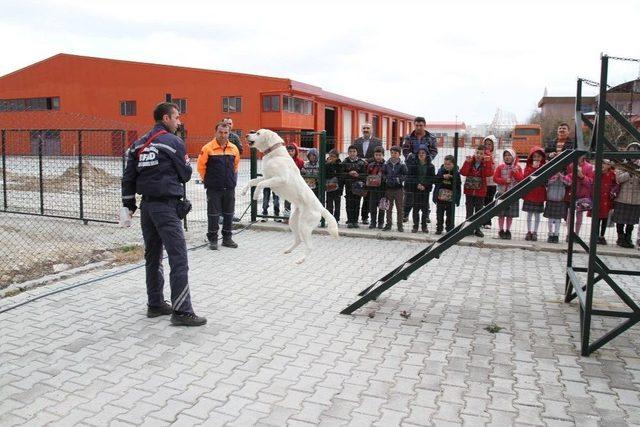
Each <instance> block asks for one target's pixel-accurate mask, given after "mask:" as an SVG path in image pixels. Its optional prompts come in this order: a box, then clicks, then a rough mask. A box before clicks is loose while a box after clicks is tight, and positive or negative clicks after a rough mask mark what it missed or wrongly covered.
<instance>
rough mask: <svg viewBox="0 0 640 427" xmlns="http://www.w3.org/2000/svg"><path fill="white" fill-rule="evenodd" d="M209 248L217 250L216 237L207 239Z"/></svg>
mask: <svg viewBox="0 0 640 427" xmlns="http://www.w3.org/2000/svg"><path fill="white" fill-rule="evenodd" d="M209 249H211V250H212V251H217V250H218V239H216V240H209Z"/></svg>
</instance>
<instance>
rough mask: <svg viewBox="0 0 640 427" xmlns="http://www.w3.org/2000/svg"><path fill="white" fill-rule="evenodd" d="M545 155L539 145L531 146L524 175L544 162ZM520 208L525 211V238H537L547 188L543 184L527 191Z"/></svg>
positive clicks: (527, 174)
mask: <svg viewBox="0 0 640 427" xmlns="http://www.w3.org/2000/svg"><path fill="white" fill-rule="evenodd" d="M545 161H546V155H545V153H544V150H543V149H542V148H541V147H532V148H531V152H530V153H529V157H527V163H526V166H525V168H524V177H525V178H526V177H528V176H529V175H531V174H532V173H534V172H535V171H536V170H538V169H539V168H541V167H542V165H544V164H545ZM522 199H523V200H524V203H523V204H522V210H523V211H525V212H526V213H527V235H526V237H525V238H524V239H525V240H532V241H534V242H535V241H536V240H538V227H539V226H540V214H541V213H542V212H543V211H544V202H545V200H546V199H547V189H546V188H545V186H544V185H541V186H540V187H536V188H534V189H533V190H531V191H529V192H528V193H527V194H525V195H524V197H523V198H522Z"/></svg>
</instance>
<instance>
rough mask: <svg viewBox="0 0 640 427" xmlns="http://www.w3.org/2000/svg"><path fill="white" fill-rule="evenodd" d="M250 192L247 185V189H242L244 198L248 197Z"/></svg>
mask: <svg viewBox="0 0 640 427" xmlns="http://www.w3.org/2000/svg"><path fill="white" fill-rule="evenodd" d="M248 191H249V186H248V185H247V186H246V187H244V188H243V189H242V195H243V196H246V195H247V192H248Z"/></svg>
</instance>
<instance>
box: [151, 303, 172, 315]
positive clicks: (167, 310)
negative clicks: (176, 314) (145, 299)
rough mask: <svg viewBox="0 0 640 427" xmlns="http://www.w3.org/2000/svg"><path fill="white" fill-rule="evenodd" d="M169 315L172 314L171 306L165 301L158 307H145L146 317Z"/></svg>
mask: <svg viewBox="0 0 640 427" xmlns="http://www.w3.org/2000/svg"><path fill="white" fill-rule="evenodd" d="M171 313H173V309H172V308H171V304H169V303H168V302H166V301H163V302H162V305H159V306H154V307H152V306H150V305H147V317H158V316H168V315H170V314H171Z"/></svg>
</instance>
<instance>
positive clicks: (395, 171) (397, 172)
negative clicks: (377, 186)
mask: <svg viewBox="0 0 640 427" xmlns="http://www.w3.org/2000/svg"><path fill="white" fill-rule="evenodd" d="M382 171H383V172H382V177H383V182H384V184H385V188H387V189H394V188H401V187H402V184H403V183H404V180H405V179H406V177H407V165H405V164H404V163H403V162H402V160H400V159H398V161H397V162H396V163H393V162H392V161H391V159H389V160H387V161H386V163H385V164H384V167H383V168H382Z"/></svg>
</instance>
